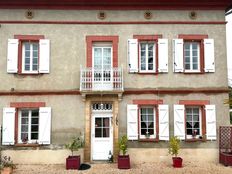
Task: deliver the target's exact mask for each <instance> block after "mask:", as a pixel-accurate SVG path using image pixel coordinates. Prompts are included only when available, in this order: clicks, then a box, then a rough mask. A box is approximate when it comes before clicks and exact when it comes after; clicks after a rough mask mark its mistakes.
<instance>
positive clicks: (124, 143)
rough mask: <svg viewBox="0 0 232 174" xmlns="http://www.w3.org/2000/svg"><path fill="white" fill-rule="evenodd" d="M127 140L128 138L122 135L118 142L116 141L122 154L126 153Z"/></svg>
mask: <svg viewBox="0 0 232 174" xmlns="http://www.w3.org/2000/svg"><path fill="white" fill-rule="evenodd" d="M127 142H128V139H127V136H126V135H123V136H122V137H121V138H120V139H119V142H118V145H119V149H120V151H122V154H123V155H126V152H127Z"/></svg>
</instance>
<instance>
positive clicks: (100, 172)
mask: <svg viewBox="0 0 232 174" xmlns="http://www.w3.org/2000/svg"><path fill="white" fill-rule="evenodd" d="M131 167H132V168H131V169H129V170H119V169H117V164H116V163H113V164H91V168H90V169H88V170H84V171H83V170H82V171H78V170H65V166H64V165H18V166H17V169H15V171H14V174H37V173H38V174H40V173H41V174H42V173H43V174H63V173H64V174H75V173H79V174H122V173H128V174H137V173H139V174H140V173H141V174H156V173H158V174H166V173H167V174H169V173H170V174H191V173H197V174H201V173H202V174H232V167H224V166H223V165H221V164H218V163H205V164H201V163H196V162H194V163H191V162H186V163H184V167H183V168H181V169H174V168H173V167H172V166H171V163H164V162H163V163H141V164H136V165H132V166H131Z"/></svg>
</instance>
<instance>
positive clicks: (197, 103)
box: [179, 100, 210, 142]
mask: <svg viewBox="0 0 232 174" xmlns="http://www.w3.org/2000/svg"><path fill="white" fill-rule="evenodd" d="M179 104H182V105H185V107H186V106H199V107H200V112H201V122H202V125H201V129H202V136H203V139H187V138H186V141H187V142H197V141H206V139H205V137H204V135H206V115H205V114H206V113H205V105H209V104H210V101H209V100H180V101H179ZM185 123H186V112H185ZM185 135H187V132H186V124H185Z"/></svg>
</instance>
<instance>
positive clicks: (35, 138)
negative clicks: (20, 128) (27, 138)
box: [31, 133, 39, 140]
mask: <svg viewBox="0 0 232 174" xmlns="http://www.w3.org/2000/svg"><path fill="white" fill-rule="evenodd" d="M31 139H32V140H38V139H39V134H38V133H31Z"/></svg>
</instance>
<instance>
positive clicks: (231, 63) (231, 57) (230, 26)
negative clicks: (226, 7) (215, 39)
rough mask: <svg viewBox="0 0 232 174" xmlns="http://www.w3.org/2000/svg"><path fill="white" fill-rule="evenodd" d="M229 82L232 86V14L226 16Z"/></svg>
mask: <svg viewBox="0 0 232 174" xmlns="http://www.w3.org/2000/svg"><path fill="white" fill-rule="evenodd" d="M226 21H227V24H226V39H227V67H228V82H229V85H230V86H232V13H231V14H230V15H228V16H226Z"/></svg>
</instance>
